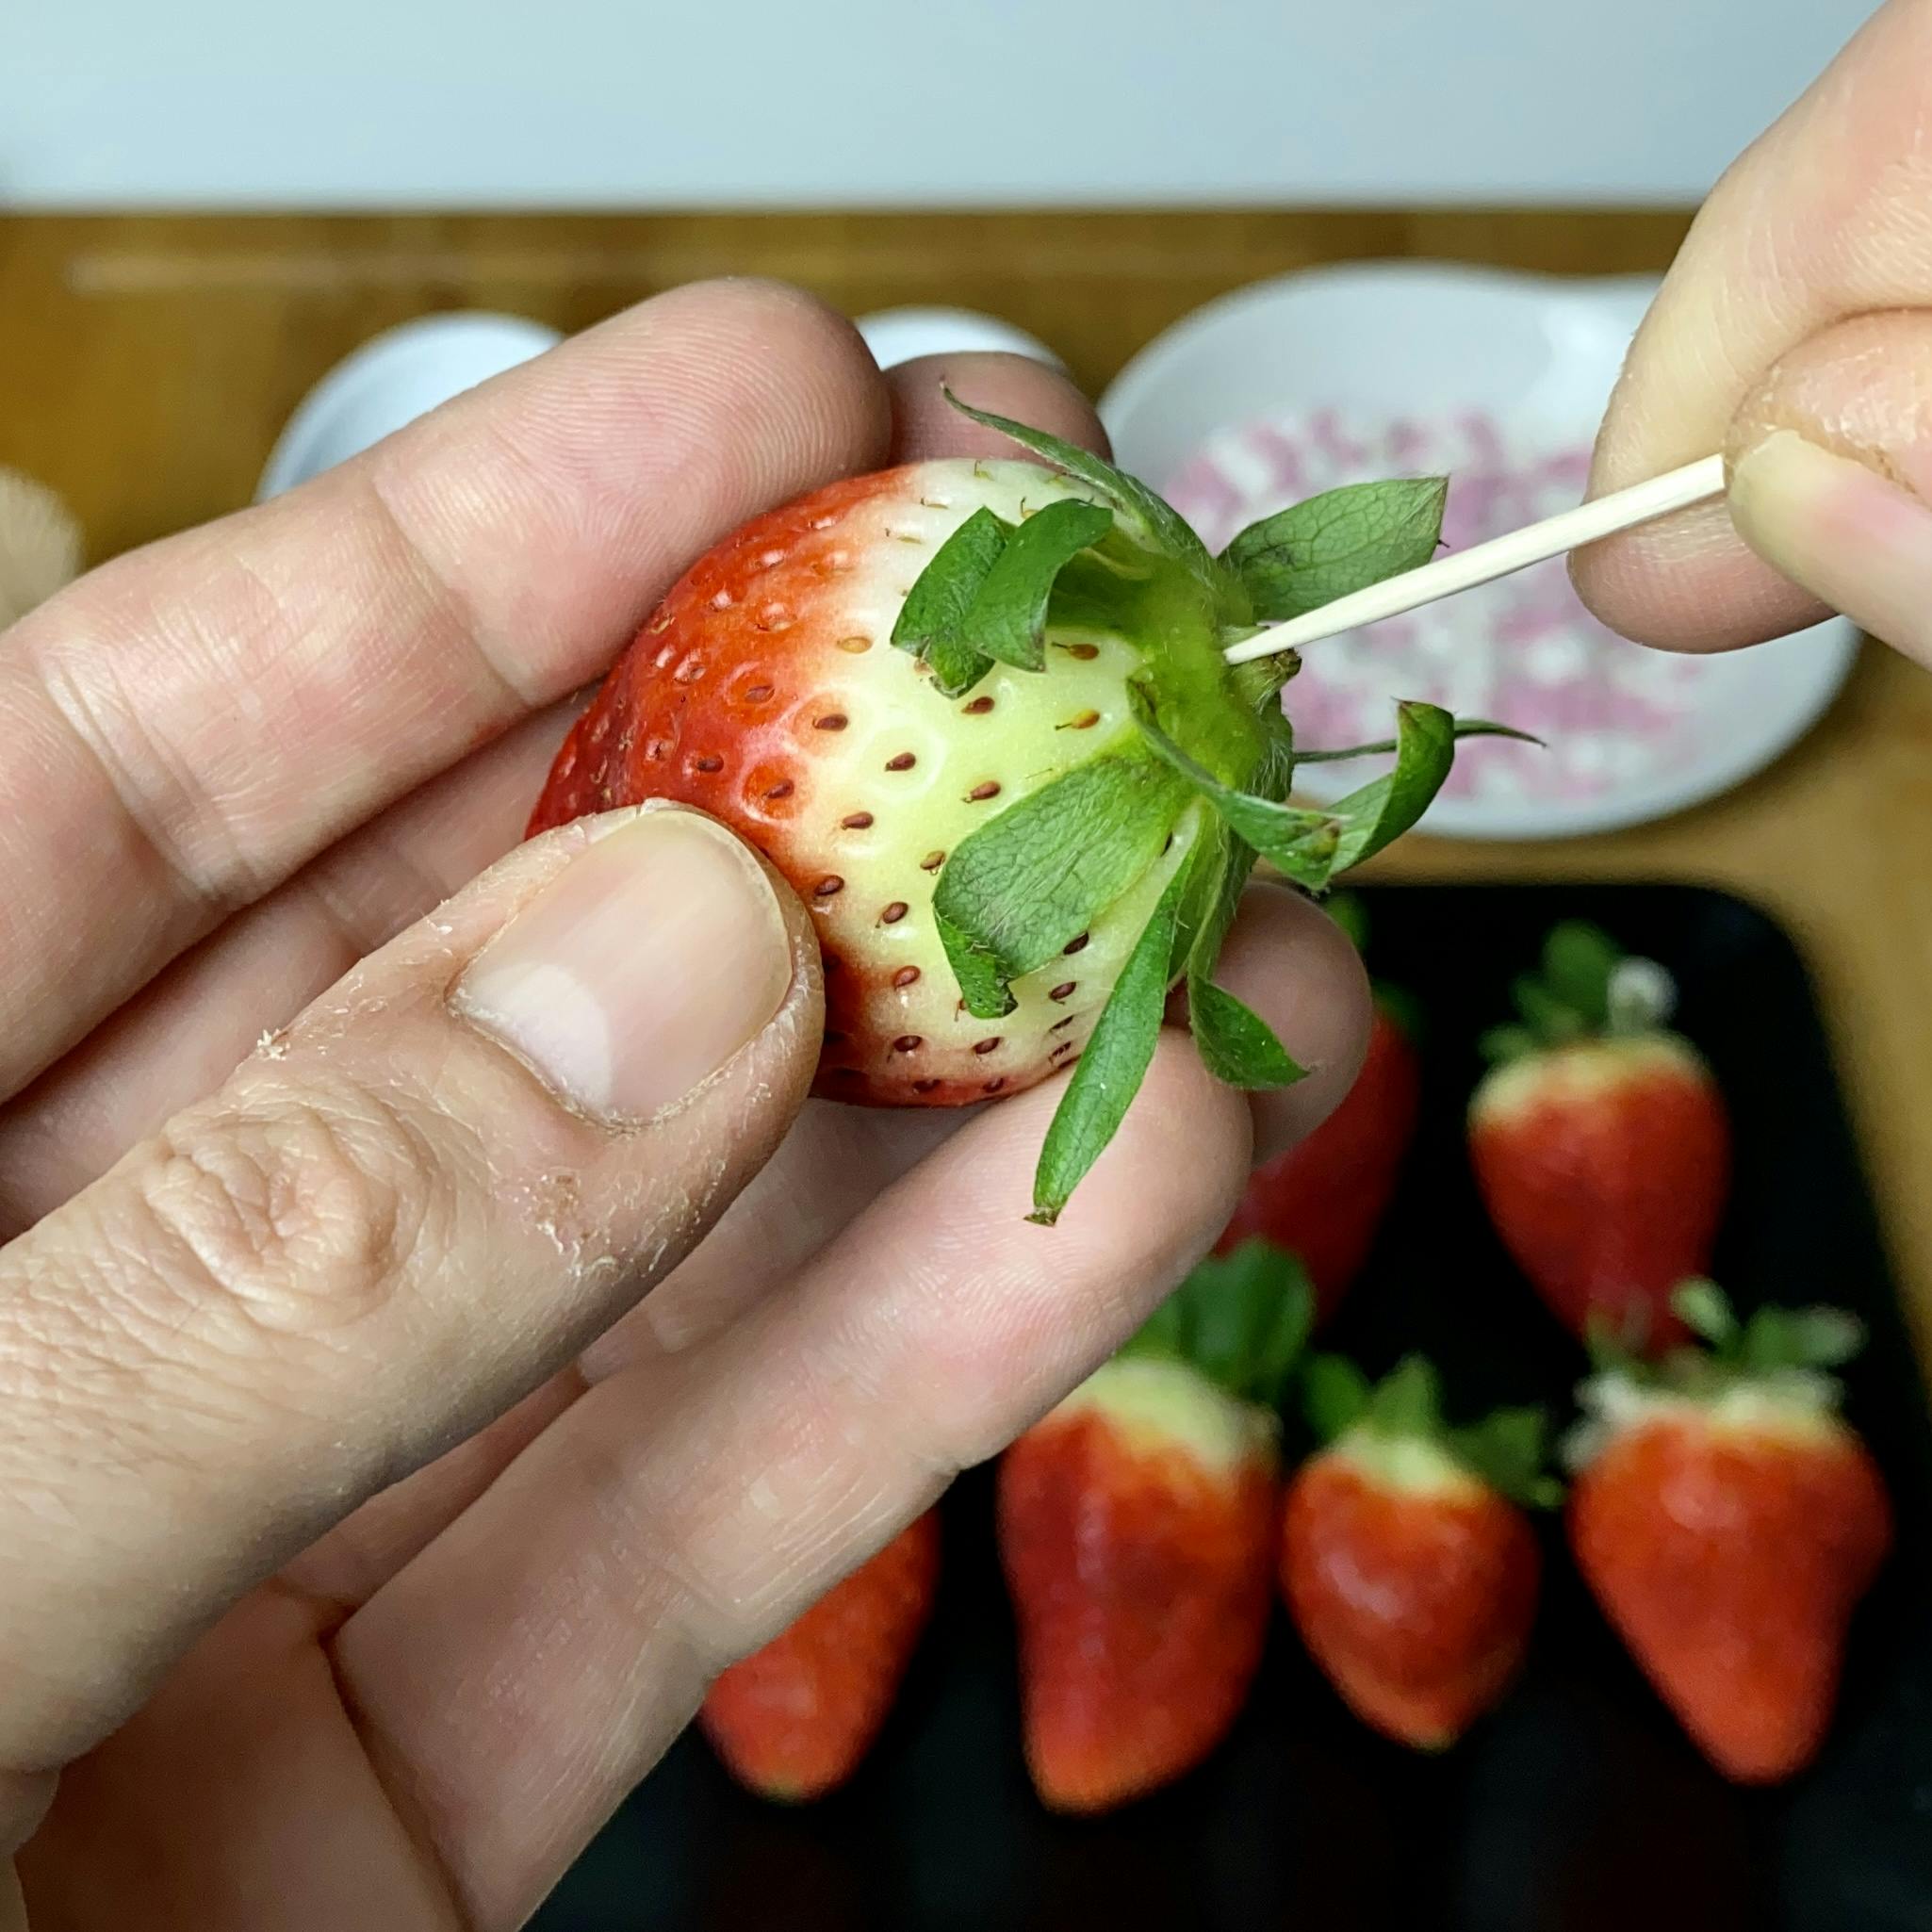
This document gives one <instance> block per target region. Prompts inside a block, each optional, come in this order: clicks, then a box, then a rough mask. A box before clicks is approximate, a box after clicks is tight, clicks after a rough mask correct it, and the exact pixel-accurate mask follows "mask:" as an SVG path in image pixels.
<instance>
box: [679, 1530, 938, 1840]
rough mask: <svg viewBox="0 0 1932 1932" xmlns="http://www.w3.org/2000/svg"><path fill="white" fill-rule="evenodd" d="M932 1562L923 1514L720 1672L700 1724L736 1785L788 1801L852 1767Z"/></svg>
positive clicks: (909, 1643) (913, 1641)
mask: <svg viewBox="0 0 1932 1932" xmlns="http://www.w3.org/2000/svg"><path fill="white" fill-rule="evenodd" d="M939 1564H940V1526H939V1516H938V1514H937V1513H936V1512H934V1511H931V1510H928V1511H927V1512H926V1513H925V1515H923V1516H921V1517H920V1518H919V1519H918V1520H917V1521H916V1522H914V1523H912V1524H911V1525H910V1526H909V1527H908V1528H907V1529H905V1530H902V1531H900V1532H899V1534H898V1535H897V1536H895V1537H894V1538H893V1539H892V1542H890V1543H889V1544H887V1545H886V1547H884V1548H883V1549H881V1550H880V1551H879V1552H878V1553H877V1554H876V1556H874V1557H872V1558H871V1559H870V1560H869V1561H868V1562H866V1563H865V1564H861V1565H860V1568H858V1569H857V1570H855V1571H854V1572H853V1573H852V1574H851V1575H850V1576H849V1577H847V1578H845V1580H843V1582H840V1583H837V1584H835V1585H834V1586H833V1587H832V1588H831V1590H829V1591H828V1592H827V1594H826V1595H825V1596H822V1597H820V1598H819V1600H818V1601H817V1602H816V1603H815V1604H813V1605H812V1607H811V1608H810V1610H808V1611H807V1612H806V1613H804V1615H803V1616H801V1617H799V1618H798V1619H797V1620H796V1621H795V1622H794V1624H792V1625H791V1627H790V1628H789V1629H786V1630H784V1631H783V1632H781V1633H780V1634H779V1635H778V1636H777V1637H775V1638H773V1640H772V1641H771V1642H770V1643H769V1644H767V1645H765V1646H764V1647H763V1648H762V1649H761V1650H757V1651H754V1652H753V1653H752V1654H751V1655H750V1656H749V1657H747V1658H745V1659H744V1660H743V1662H738V1663H734V1664H733V1665H732V1666H731V1667H730V1668H729V1670H727V1671H726V1672H725V1673H724V1674H723V1675H722V1676H721V1677H720V1678H718V1680H717V1681H716V1682H715V1683H714V1684H713V1685H712V1688H711V1693H710V1695H708V1696H707V1697H706V1698H705V1700H704V1705H703V1708H702V1709H701V1710H700V1711H699V1712H698V1722H699V1724H700V1726H701V1727H703V1730H704V1733H705V1735H706V1736H707V1737H708V1738H709V1739H710V1740H711V1744H712V1749H713V1750H715V1751H716V1752H717V1754H718V1756H719V1757H720V1758H722V1759H723V1760H724V1761H725V1763H726V1764H727V1765H728V1766H729V1769H730V1770H731V1772H732V1774H733V1776H736V1777H737V1778H738V1780H739V1781H740V1782H741V1783H742V1784H744V1785H745V1786H747V1787H748V1788H749V1789H750V1790H752V1791H754V1792H757V1793H760V1794H761V1796H764V1797H768V1798H775V1799H778V1800H781V1801H783V1802H787V1803H794V1804H795V1803H800V1802H803V1801H804V1800H806V1799H809V1798H817V1797H823V1796H824V1795H825V1794H826V1793H827V1792H830V1791H833V1790H835V1789H836V1788H837V1787H838V1786H840V1785H842V1784H843V1783H844V1782H845V1781H846V1780H847V1779H848V1778H849V1777H850V1776H852V1774H853V1773H854V1772H855V1771H857V1770H858V1768H859V1766H860V1762H861V1760H863V1759H864V1757H865V1754H866V1752H867V1751H868V1750H870V1749H871V1748H872V1744H873V1740H874V1739H875V1738H876V1737H877V1735H878V1733H879V1729H880V1727H882V1726H883V1725H884V1723H885V1721H886V1719H887V1717H888V1716H889V1715H890V1714H891V1711H892V1700H893V1699H894V1698H895V1697H896V1696H897V1695H898V1694H899V1685H900V1682H901V1680H902V1679H903V1678H904V1677H905V1675H906V1669H907V1666H908V1665H909V1663H910V1662H911V1661H912V1653H913V1651H914V1649H915V1648H916V1647H917V1645H918V1643H919V1639H920V1635H921V1633H922V1632H923V1631H924V1630H925V1626H926V1622H927V1620H928V1619H929V1618H930V1616H931V1614H932V1608H933V1600H934V1597H935V1595H936V1593H937V1590H938V1586H939Z"/></svg>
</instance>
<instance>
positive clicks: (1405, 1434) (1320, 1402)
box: [1303, 1355, 1563, 1509]
mask: <svg viewBox="0 0 1932 1932" xmlns="http://www.w3.org/2000/svg"><path fill="white" fill-rule="evenodd" d="M1303 1401H1304V1406H1305V1409H1306V1413H1307V1416H1308V1420H1309V1423H1310V1426H1311V1427H1312V1428H1313V1429H1314V1430H1315V1433H1317V1435H1318V1436H1319V1437H1320V1438H1321V1440H1322V1441H1323V1442H1324V1443H1326V1444H1327V1445H1329V1449H1330V1452H1331V1453H1333V1454H1336V1455H1340V1456H1342V1457H1343V1458H1345V1459H1346V1460H1347V1461H1349V1462H1350V1463H1351V1465H1354V1466H1356V1467H1358V1468H1360V1469H1362V1470H1363V1471H1364V1472H1365V1473H1367V1474H1368V1475H1370V1476H1372V1477H1374V1478H1375V1479H1377V1480H1378V1481H1379V1482H1383V1483H1384V1485H1386V1486H1388V1487H1391V1488H1396V1489H1401V1490H1407V1491H1419V1492H1426V1493H1436V1492H1444V1491H1453V1490H1466V1489H1468V1488H1469V1487H1470V1486H1471V1485H1472V1484H1480V1485H1482V1486H1484V1487H1486V1488H1489V1489H1493V1490H1495V1491H1496V1492H1497V1493H1498V1495H1501V1496H1505V1497H1507V1498H1509V1499H1510V1500H1511V1501H1512V1502H1516V1503H1520V1504H1522V1505H1523V1506H1524V1507H1526V1508H1530V1509H1548V1508H1550V1507H1552V1506H1554V1505H1555V1504H1556V1503H1557V1502H1558V1501H1560V1500H1561V1498H1562V1495H1563V1490H1562V1485H1561V1484H1560V1483H1559V1482H1557V1481H1556V1479H1555V1478H1554V1477H1553V1476H1551V1475H1549V1474H1548V1473H1547V1470H1546V1467H1545V1464H1546V1462H1547V1443H1548V1418H1547V1416H1545V1414H1544V1412H1543V1411H1542V1410H1541V1409H1537V1408H1515V1409H1497V1410H1493V1411H1492V1412H1491V1413H1490V1414H1489V1415H1487V1416H1484V1417H1483V1418H1482V1420H1481V1421H1480V1422H1476V1423H1471V1424H1467V1425H1465V1426H1461V1427H1457V1426H1454V1425H1451V1424H1450V1423H1449V1422H1448V1421H1447V1420H1446V1419H1445V1417H1444V1415H1443V1409H1442V1385H1441V1381H1440V1378H1439V1377H1438V1376H1437V1374H1436V1372H1435V1368H1434V1366H1433V1364H1432V1363H1431V1362H1430V1361H1429V1360H1428V1359H1427V1357H1425V1356H1422V1355H1407V1356H1404V1357H1403V1359H1402V1360H1401V1361H1400V1363H1398V1364H1397V1366H1396V1367H1395V1368H1394V1369H1393V1370H1391V1372H1390V1373H1389V1374H1388V1375H1386V1376H1384V1378H1383V1380H1382V1381H1381V1382H1380V1383H1376V1384H1370V1382H1369V1381H1368V1378H1367V1376H1365V1375H1364V1374H1363V1373H1362V1371H1361V1369H1359V1368H1358V1367H1356V1366H1355V1365H1354V1363H1352V1362H1351V1361H1350V1360H1348V1358H1347V1357H1346V1356H1342V1355H1318V1356H1316V1357H1315V1358H1314V1359H1313V1360H1312V1361H1310V1363H1309V1364H1308V1367H1307V1370H1306V1372H1305V1375H1304V1377H1303Z"/></svg>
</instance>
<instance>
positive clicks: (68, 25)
mask: <svg viewBox="0 0 1932 1932" xmlns="http://www.w3.org/2000/svg"><path fill="white" fill-rule="evenodd" d="M1872 4H1873V0H1179V4H1176V0H1085V4H1081V0H542V4H532V0H322V4H294V5H291V4H290V0H0V204H11V205H25V206H36V205H39V206H87V205H115V206H126V205H229V206H237V205H239V206H246V205H265V204H266V205H335V206H343V207H350V206H361V205H401V204H410V205H450V204H471V205H475V204H489V205H560V204H561V205H581V206H590V205H654V206H665V207H676V206H690V205H774V204H778V205H812V204H821V205H825V204H829V205H878V206H893V205H901V206H903V205H921V204H928V205H929V204H948V203H950V204H1025V203H1062V204H1104V203H1107V202H1137V203H1147V202H1154V203H1158V202H1189V201H1214V202H1232V203H1269V202H1280V201H1291V202H1308V201H1318V202H1334V203H1347V202H1351V201H1352V202H1360V201H1399V202H1414V201H1426V202H1435V203H1445V202H1456V201H1485V200H1487V201H1496V200H1510V201H1573V200H1607V201H1651V200H1654V201H1681V200H1686V199H1690V198H1693V197H1695V196H1696V195H1698V194H1700V193H1701V192H1702V191H1703V190H1704V189H1705V188H1707V187H1708V186H1709V185H1710V183H1711V180H1712V178H1713V177H1714V176H1715V175H1716V173H1717V172H1719V170H1720V169H1721V168H1722V167H1723V166H1724V164H1725V163H1726V162H1727V160H1728V159H1729V158H1730V157H1731V156H1733V155H1734V154H1735V153H1736V152H1737V150H1738V149H1739V148H1740V147H1741V146H1742V145H1743V144H1744V142H1746V141H1747V140H1748V139H1750V138H1751V137H1752V136H1753V135H1754V134H1755V133H1757V132H1758V131H1759V130H1760V128H1761V127H1762V126H1763V125H1764V124H1765V123H1767V122H1768V121H1769V120H1771V119H1772V118H1773V117H1775V116H1776V114H1777V113H1778V112H1779V111H1780V110H1781V109H1782V108H1783V107H1784V106H1786V105H1787V104H1788V103H1789V102H1790V101H1791V100H1792V98H1793V96H1794V95H1796V94H1797V93H1798V92H1800V91H1801V90H1803V88H1804V87H1805V86H1806V85H1807V84H1808V83H1809V80H1810V79H1811V78H1812V77H1813V76H1814V75H1815V74H1817V73H1818V71H1819V70H1820V69H1821V68H1822V67H1823V66H1824V65H1825V63H1826V60H1828V58H1829V57H1830V56H1831V55H1832V53H1833V52H1834V51H1835V50H1836V49H1837V47H1838V46H1840V45H1841V44H1842V42H1843V41H1844V40H1845V39H1847V38H1848V37H1849V36H1850V34H1851V33H1852V32H1853V31H1854V30H1855V29H1856V27H1857V26H1858V23H1859V22H1860V21H1861V20H1862V19H1863V18H1864V17H1865V15H1866V14H1867V13H1869V12H1870V11H1871V10H1872Z"/></svg>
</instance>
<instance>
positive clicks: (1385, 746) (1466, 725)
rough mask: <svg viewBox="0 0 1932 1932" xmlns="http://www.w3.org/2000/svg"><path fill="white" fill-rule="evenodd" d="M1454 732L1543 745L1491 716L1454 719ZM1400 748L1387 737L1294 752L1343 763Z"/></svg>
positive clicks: (1301, 757) (1308, 759)
mask: <svg viewBox="0 0 1932 1932" xmlns="http://www.w3.org/2000/svg"><path fill="white" fill-rule="evenodd" d="M1455 735H1456V738H1457V739H1458V740H1459V741H1460V740H1462V739H1464V738H1514V739H1515V740H1516V742H1517V743H1518V744H1521V745H1541V744H1542V743H1543V740H1542V739H1540V738H1536V737H1532V736H1531V734H1530V733H1529V732H1528V731H1518V730H1517V729H1515V727H1514V725H1498V723H1496V721H1495V720H1494V719H1492V718H1458V719H1456V721H1455ZM1400 749H1401V743H1400V740H1399V739H1395V738H1384V739H1382V740H1380V741H1379V742H1378V743H1376V744H1374V745H1337V746H1334V748H1332V749H1329V750H1325V751H1307V750H1300V749H1298V750H1297V751H1296V753H1295V762H1296V763H1297V764H1340V763H1341V762H1342V761H1344V760H1347V759H1351V758H1380V757H1383V756H1384V755H1385V754H1386V753H1388V752H1391V751H1399V750H1400Z"/></svg>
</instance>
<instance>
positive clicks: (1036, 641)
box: [963, 497, 1114, 671]
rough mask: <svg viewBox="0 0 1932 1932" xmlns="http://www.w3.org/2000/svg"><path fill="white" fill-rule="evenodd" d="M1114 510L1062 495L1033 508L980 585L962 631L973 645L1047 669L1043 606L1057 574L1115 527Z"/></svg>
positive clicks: (1020, 664) (1008, 660) (1026, 667)
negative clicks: (1037, 507)
mask: <svg viewBox="0 0 1932 1932" xmlns="http://www.w3.org/2000/svg"><path fill="white" fill-rule="evenodd" d="M1113 525H1114V519H1113V513H1112V512H1111V511H1108V510H1105V509H1103V508H1102V507H1101V506H1100V505H1099V504H1098V503H1083V502H1081V501H1079V500H1078V499H1076V498H1072V497H1064V498H1062V499H1060V500H1059V501H1058V502H1056V503H1048V504H1046V505H1045V506H1044V507H1042V508H1041V509H1039V510H1037V511H1035V512H1034V514H1033V515H1032V516H1029V517H1028V518H1027V519H1026V520H1025V522H1023V524H1021V526H1020V527H1019V529H1018V530H1016V531H1015V532H1013V533H1012V535H1011V536H1009V537H1008V538H1007V547H1006V549H1005V550H1004V551H1003V552H1002V553H1001V555H1000V557H999V558H998V560H997V561H996V562H995V563H994V565H993V566H992V568H991V570H990V571H988V572H987V575H986V580H985V581H984V582H983V583H981V585H980V586H979V590H978V593H977V595H975V597H974V599H973V607H972V609H971V610H970V611H968V612H967V614H966V617H965V620H964V625H963V635H964V636H965V637H966V639H967V641H968V642H969V643H970V644H972V646H973V647H974V649H976V650H981V651H984V652H985V653H986V654H987V655H988V656H989V657H994V658H997V659H998V660H999V661H1000V663H1003V664H1011V665H1013V666H1014V667H1015V668H1016V669H1018V670H1022V671H1040V670H1044V669H1045V668H1046V644H1045V635H1046V607H1047V600H1048V598H1051V597H1052V595H1053V588H1054V583H1055V581H1056V579H1057V578H1058V576H1059V574H1060V572H1061V571H1062V570H1064V569H1065V568H1066V567H1067V565H1069V564H1071V563H1072V561H1073V559H1074V558H1075V557H1077V556H1078V555H1079V554H1080V552H1081V551H1082V550H1084V549H1086V548H1088V547H1089V545H1092V544H1096V543H1098V542H1099V541H1100V539H1101V538H1102V537H1104V536H1105V534H1106V533H1107V532H1108V531H1110V530H1111V529H1112V528H1113Z"/></svg>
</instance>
